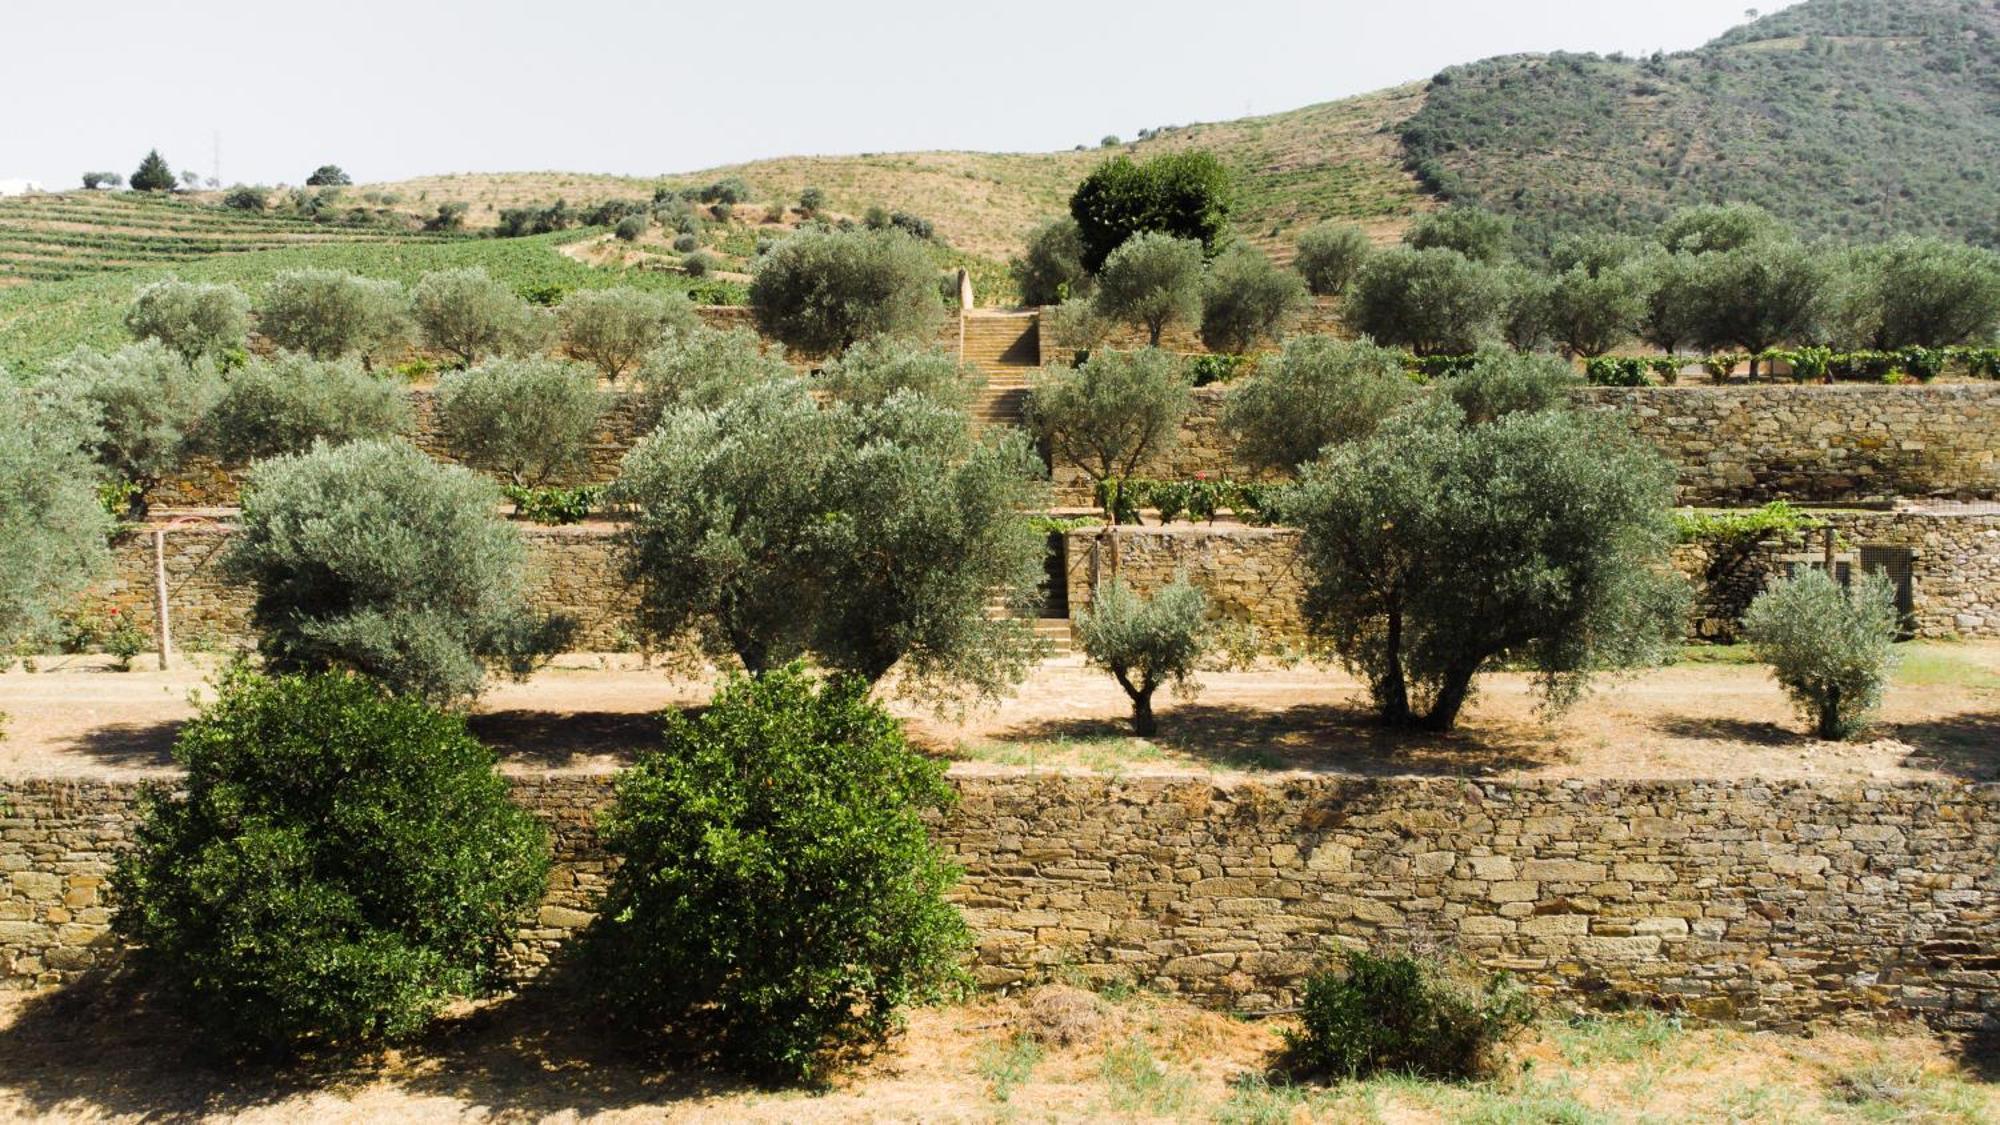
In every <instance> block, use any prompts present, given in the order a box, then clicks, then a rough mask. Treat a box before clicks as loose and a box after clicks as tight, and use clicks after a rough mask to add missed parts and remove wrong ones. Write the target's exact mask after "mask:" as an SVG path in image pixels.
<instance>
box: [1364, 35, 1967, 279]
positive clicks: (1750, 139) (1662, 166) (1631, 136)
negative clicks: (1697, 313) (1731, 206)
mask: <svg viewBox="0 0 2000 1125" xmlns="http://www.w3.org/2000/svg"><path fill="white" fill-rule="evenodd" d="M1401 139H1402V143H1403V146H1404V148H1405V150H1406V154H1407V158H1408V160H1409V162H1410V164H1411V166H1412V167H1413V168H1415V169H1417V170H1418V172H1419V174H1420V175H1421V176H1422V177H1423V179H1424V180H1425V182H1426V183H1427V184H1429V185H1430V186H1431V187H1433V188H1434V189H1436V190H1437V191H1439V192H1440V193H1441V194H1444V195H1447V196H1450V197H1453V198H1456V199H1462V200H1466V201H1469V202H1473V203H1477V204H1479V205H1481V206H1484V207H1488V208H1491V209H1493V210H1497V211H1501V212H1504V213H1508V214H1511V215H1513V216H1514V217H1515V218H1516V220H1517V225H1518V226H1519V228H1520V229H1521V230H1522V233H1523V234H1524V235H1526V236H1527V238H1528V240H1529V241H1530V242H1531V243H1546V242H1547V241H1549V240H1550V239H1551V238H1552V237H1553V236H1554V235H1555V234H1557V233H1558V232H1559V231H1561V230H1565V229H1573V228H1574V227H1576V226H1578V225H1587V226H1594V227H1602V228H1611V229H1620V230H1637V229H1642V228H1644V227H1648V226H1650V225H1652V224H1653V223H1656V222H1658V220H1659V219H1660V218H1662V217H1664V216H1665V215H1666V214H1667V213H1668V212H1670V211H1671V210H1673V209H1674V208H1676V207H1682V206H1687V205H1690V204H1695V203H1711V202H1731V201H1749V202H1755V203H1759V204H1762V205H1763V206H1764V207H1766V208H1768V209H1769V210H1771V211H1773V212H1775V213H1777V214H1779V215H1781V216H1783V217H1784V218H1786V219H1788V220H1790V221H1791V222H1793V223H1795V224H1797V225H1798V226H1799V227H1800V228H1802V229H1804V230H1807V231H1810V232H1814V233H1818V234H1823V235H1830V236H1838V237H1848V238H1872V237H1880V236H1882V235H1886V234H1892V233H1902V232H1917V233H1930V234H1940V235H1945V236H1949V237H1954V238H1961V239H1965V240H1967V241H1972V242H1978V243H1983V244H1986V245H2000V4H1996V3H1994V2H1993V0H1808V2H1807V3H1804V4H1801V5H1798V6H1797V7H1793V8H1789V9H1786V10H1785V11H1782V12H1779V13H1776V14H1774V15H1771V16H1768V17H1765V18H1764V19H1761V20H1758V21H1755V22H1753V23H1751V24H1748V25H1745V26H1743V27H1739V28H1736V29H1734V30H1732V31H1730V32H1729V33H1727V34H1725V35H1723V36H1721V37H1719V38H1717V39H1716V40H1714V41H1713V42H1711V43H1709V44H1708V45H1706V46H1704V47H1701V48H1698V49H1696V50H1693V51H1688V52H1684V53H1680V54H1674V55H1655V56H1653V57H1652V58H1648V59H1642V60H1630V59H1623V58H1619V57H1617V56H1613V57H1609V58H1599V57H1597V56H1591V55H1567V54H1556V55H1546V56H1543V55H1526V56H1510V57H1505V58H1497V59H1489V60H1486V61H1484V62H1478V63H1473V64H1471V65H1468V66H1460V67H1453V68H1450V69H1448V70H1445V71H1444V72H1442V73H1440V74H1439V75H1438V76H1437V77H1436V78H1435V79H1433V80H1432V82H1431V84H1430V87H1429V90H1428V95H1427V97H1426V98H1425V100H1424V104H1423V107H1422V108H1421V109H1420V110H1418V111H1417V112H1416V113H1414V114H1413V115H1411V116H1410V117H1409V118H1408V119H1407V120H1405V121H1404V123H1403V124H1402V126H1401Z"/></svg>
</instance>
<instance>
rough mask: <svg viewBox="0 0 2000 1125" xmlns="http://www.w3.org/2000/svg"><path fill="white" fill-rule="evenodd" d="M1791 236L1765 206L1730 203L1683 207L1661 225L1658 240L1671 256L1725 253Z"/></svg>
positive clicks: (1657, 235)
mask: <svg viewBox="0 0 2000 1125" xmlns="http://www.w3.org/2000/svg"><path fill="white" fill-rule="evenodd" d="M1790 235H1791V232H1790V231H1789V230H1788V229H1787V228H1786V227H1785V224H1783V223H1781V222H1779V221H1778V219H1777V217H1776V216H1774V215H1772V214H1771V213H1770V212H1769V211H1766V210H1764V209H1763V208H1762V207H1759V206H1757V205H1756V204H1754V203H1727V204H1707V205H1703V206H1699V207H1686V208H1682V209H1681V210H1679V211H1676V212H1674V213H1673V215H1671V216H1669V217H1668V219H1667V221H1665V222H1663V223H1661V224H1660V229H1659V231H1658V233H1657V234H1656V235H1655V237H1656V238H1658V239H1659V242H1660V245H1661V246H1662V247H1664V248H1665V249H1666V251H1667V253H1669V254H1696V255H1699V254H1726V253H1728V252H1730V251H1732V250H1741V249H1744V248H1745V247H1749V246H1757V245H1761V244H1763V243H1768V242H1776V241H1782V240H1783V239H1785V238H1788V237H1790Z"/></svg>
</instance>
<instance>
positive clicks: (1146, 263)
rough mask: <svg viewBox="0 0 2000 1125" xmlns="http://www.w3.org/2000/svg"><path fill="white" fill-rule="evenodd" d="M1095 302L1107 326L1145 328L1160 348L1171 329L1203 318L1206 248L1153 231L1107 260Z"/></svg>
mask: <svg viewBox="0 0 2000 1125" xmlns="http://www.w3.org/2000/svg"><path fill="white" fill-rule="evenodd" d="M1092 301H1093V303H1094V305H1095V306H1096V309H1097V313H1098V315H1099V316H1102V317H1104V318H1105V319H1106V320H1109V321H1112V322H1113V323H1117V324H1137V325H1143V326H1144V327H1145V329H1146V334H1147V337H1148V340H1147V342H1148V343H1149V344H1151V345H1152V346H1153V347H1159V346H1160V336H1161V334H1162V333H1164V332H1165V331H1166V330H1167V327H1168V326H1169V325H1176V324H1185V323H1187V322H1189V321H1194V320H1198V319H1199V318H1200V316H1201V314H1202V256H1201V244H1200V243H1198V242H1195V241H1194V240H1192V239H1186V238H1174V237H1172V236H1171V235H1165V234H1158V233H1155V232H1152V231H1142V232H1140V233H1139V234H1136V235H1133V236H1132V237H1131V238H1129V239H1127V240H1126V241H1125V242H1124V243H1123V244H1122V245H1120V246H1119V247H1118V249H1116V250H1113V251H1112V252H1111V256H1110V257H1108V258H1106V259H1105V261H1104V268H1103V269H1102V270H1101V271H1099V273H1098V277H1097V288H1096V292H1095V296H1094V297H1093V298H1092Z"/></svg>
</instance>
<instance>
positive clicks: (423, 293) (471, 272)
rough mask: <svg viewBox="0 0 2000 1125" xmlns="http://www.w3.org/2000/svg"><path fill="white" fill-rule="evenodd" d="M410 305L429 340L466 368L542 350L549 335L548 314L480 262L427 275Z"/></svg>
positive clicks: (426, 338) (418, 325)
mask: <svg viewBox="0 0 2000 1125" xmlns="http://www.w3.org/2000/svg"><path fill="white" fill-rule="evenodd" d="M411 305H412V307H413V311H414V314H415V317H416V321H417V328H418V330H419V331H420V332H422V333H423V339H424V343H425V344H426V345H427V346H429V347H432V348H435V349H437V350H438V351H441V352H449V353H450V354H451V355H453V356H456V357H457V358H458V362H459V364H460V365H461V366H465V367H470V366H472V365H473V364H475V363H478V362H479V361H480V360H481V359H483V358H485V357H486V356H489V355H495V354H500V355H518V354H524V353H529V352H536V351H540V350H541V349H542V346H543V345H544V344H545V343H546V342H547V339H548V329H549V326H548V324H547V322H546V320H545V319H544V318H545V317H546V316H547V315H548V314H547V313H545V312H541V311H540V310H538V309H536V308H534V307H533V306H531V305H529V304H528V303H527V302H526V301H524V300H522V299H521V297H520V296H519V295H517V294H516V293H515V292H514V291H513V290H511V289H509V288H507V287H506V286H505V285H502V284H500V283H499V282H498V281H495V280H493V278H492V277H490V276H489V275H488V274H487V272H486V271H485V270H484V269H481V268H479V267H477V266H474V267H471V268H468V269H456V270H439V271H436V272H433V273H427V274H425V275H424V276H423V277H421V278H419V279H418V280H417V285H416V288H415V289H414V290H413V291H412V292H411Z"/></svg>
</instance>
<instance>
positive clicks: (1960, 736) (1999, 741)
mask: <svg viewBox="0 0 2000 1125" xmlns="http://www.w3.org/2000/svg"><path fill="white" fill-rule="evenodd" d="M1889 729H1890V731H1891V733H1892V734H1893V735H1894V737H1895V738H1896V739H1897V740H1898V741H1900V742H1904V743H1907V744H1908V745H1909V746H1910V747H1912V749H1911V751H1910V756H1909V758H1908V760H1907V764H1909V765H1910V766H1913V767H1915V768H1919V769H1932V770H1937V771H1938V772H1940V773H1948V774H1951V775H1952V776H1954V777H1962V778H1964V779H1966V780H1967V781H2000V713H1995V712H1992V711H1962V712H1960V713H1958V714H1956V715H1947V716H1944V717H1941V718H1936V719H1928V720H1925V721H1923V722H1917V723H1895V724H1892V725H1891V726H1890V728H1889Z"/></svg>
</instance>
